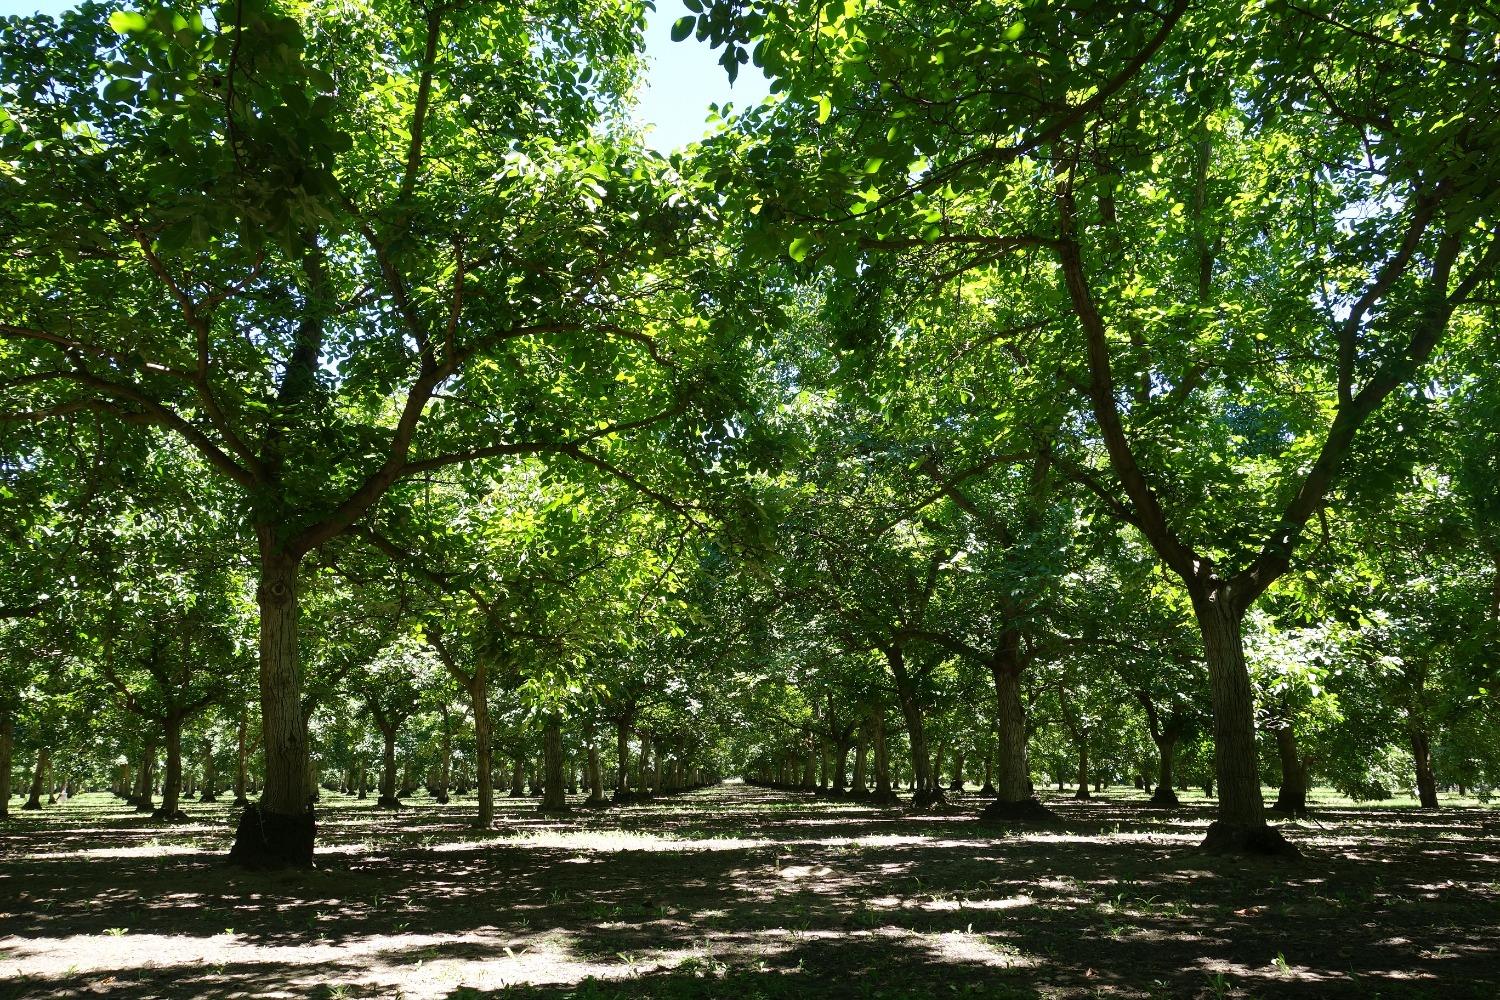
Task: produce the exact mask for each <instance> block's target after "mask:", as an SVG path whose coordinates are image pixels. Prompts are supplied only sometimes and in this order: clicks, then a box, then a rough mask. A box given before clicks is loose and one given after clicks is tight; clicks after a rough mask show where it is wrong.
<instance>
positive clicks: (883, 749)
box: [870, 708, 896, 805]
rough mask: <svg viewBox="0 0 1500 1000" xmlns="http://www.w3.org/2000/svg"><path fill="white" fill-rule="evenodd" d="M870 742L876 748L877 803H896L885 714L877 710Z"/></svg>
mask: <svg viewBox="0 0 1500 1000" xmlns="http://www.w3.org/2000/svg"><path fill="white" fill-rule="evenodd" d="M870 728H871V734H870V742H871V743H873V744H874V746H875V794H874V795H873V796H872V798H874V800H875V801H876V802H877V803H880V804H881V805H886V804H889V803H892V802H895V801H896V790H895V789H893V788H892V787H891V758H890V747H889V746H888V745H887V742H886V738H885V712H884V710H883V709H878V708H877V709H876V710H875V713H874V720H873V723H872V725H871V727H870Z"/></svg>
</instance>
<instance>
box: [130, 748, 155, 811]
mask: <svg viewBox="0 0 1500 1000" xmlns="http://www.w3.org/2000/svg"><path fill="white" fill-rule="evenodd" d="M139 788H140V791H139V792H137V794H136V797H135V811H136V812H146V813H148V812H151V811H153V809H154V808H155V805H154V803H153V801H152V800H153V797H154V795H155V792H156V737H155V735H154V734H153V735H152V737H151V739H150V740H149V741H147V743H146V751H145V753H143V754H142V755H141V775H140V785H139Z"/></svg>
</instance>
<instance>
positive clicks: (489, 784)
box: [468, 657, 495, 830]
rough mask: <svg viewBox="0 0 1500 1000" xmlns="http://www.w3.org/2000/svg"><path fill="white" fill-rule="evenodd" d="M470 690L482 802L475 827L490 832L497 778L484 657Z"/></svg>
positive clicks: (478, 793) (477, 664) (476, 776)
mask: <svg viewBox="0 0 1500 1000" xmlns="http://www.w3.org/2000/svg"><path fill="white" fill-rule="evenodd" d="M468 689H469V708H470V710H471V711H472V712H473V713H474V789H475V797H476V799H477V800H478V801H477V803H476V813H475V817H474V825H475V826H476V827H478V828H479V829H481V830H488V829H489V828H490V826H491V825H492V824H494V822H495V775H494V771H493V767H494V764H493V760H492V754H493V750H492V748H491V746H490V741H491V739H492V736H491V732H490V682H489V665H488V664H487V663H486V662H485V661H484V659H483V657H480V658H479V659H478V660H476V662H475V663H474V673H473V674H472V675H471V676H470V678H469V684H468Z"/></svg>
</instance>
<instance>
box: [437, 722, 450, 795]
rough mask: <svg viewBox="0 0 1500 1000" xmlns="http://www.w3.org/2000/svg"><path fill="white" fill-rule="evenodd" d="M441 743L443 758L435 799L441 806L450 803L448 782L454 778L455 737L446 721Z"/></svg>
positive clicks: (439, 768)
mask: <svg viewBox="0 0 1500 1000" xmlns="http://www.w3.org/2000/svg"><path fill="white" fill-rule="evenodd" d="M441 743H442V745H441V748H440V750H439V753H440V754H441V756H442V760H441V762H440V763H439V764H438V785H437V795H436V796H434V798H435V799H436V800H437V802H438V803H439V804H446V803H447V801H448V782H449V780H450V779H451V778H452V777H453V736H452V734H450V733H449V732H448V729H447V720H446V719H445V720H444V729H443V736H442V741H441Z"/></svg>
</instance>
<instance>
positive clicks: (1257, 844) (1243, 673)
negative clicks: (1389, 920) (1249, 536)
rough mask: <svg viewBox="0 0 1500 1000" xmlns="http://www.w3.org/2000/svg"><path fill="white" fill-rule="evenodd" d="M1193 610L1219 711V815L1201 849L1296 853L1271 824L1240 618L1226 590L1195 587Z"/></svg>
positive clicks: (1216, 736)
mask: <svg viewBox="0 0 1500 1000" xmlns="http://www.w3.org/2000/svg"><path fill="white" fill-rule="evenodd" d="M1192 599H1193V610H1194V612H1195V614H1196V617H1197V619H1198V630H1199V632H1200V633H1201V634H1202V636H1203V653H1204V658H1205V659H1206V660H1207V661H1208V679H1209V690H1210V693H1211V694H1212V701H1213V712H1214V775H1215V777H1216V778H1217V780H1218V785H1219V808H1218V817H1217V818H1216V819H1215V820H1214V822H1213V823H1212V824H1211V825H1210V826H1209V828H1208V833H1207V835H1206V836H1205V837H1204V839H1203V844H1202V846H1203V847H1204V848H1205V849H1207V850H1211V851H1230V852H1246V851H1248V852H1253V853H1264V854H1293V855H1294V854H1296V853H1297V851H1296V849H1295V848H1294V847H1292V846H1291V845H1290V844H1289V843H1287V842H1286V840H1285V839H1284V838H1283V837H1282V836H1281V834H1280V833H1278V832H1277V831H1275V830H1273V829H1272V828H1270V827H1269V826H1267V825H1266V807H1265V800H1264V799H1262V798H1261V794H1260V768H1259V765H1258V763H1257V760H1256V753H1255V700H1254V697H1253V695H1252V694H1251V690H1250V672H1249V670H1247V669H1246V667H1245V648H1244V640H1243V637H1242V636H1241V633H1240V619H1241V616H1240V614H1239V613H1238V612H1236V611H1235V610H1234V609H1232V608H1228V607H1225V604H1224V600H1225V595H1224V594H1223V593H1222V592H1209V591H1204V590H1202V589H1195V590H1194V592H1193V593H1192Z"/></svg>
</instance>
